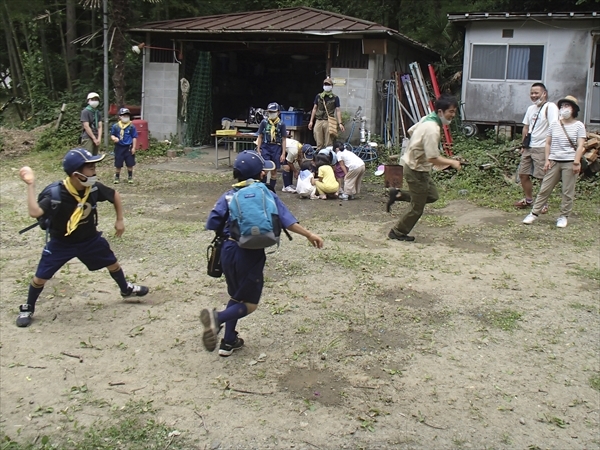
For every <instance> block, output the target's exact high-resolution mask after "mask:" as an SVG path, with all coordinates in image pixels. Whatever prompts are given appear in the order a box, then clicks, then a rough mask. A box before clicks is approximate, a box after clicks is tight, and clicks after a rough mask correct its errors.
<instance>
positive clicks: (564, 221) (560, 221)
mask: <svg viewBox="0 0 600 450" xmlns="http://www.w3.org/2000/svg"><path fill="white" fill-rule="evenodd" d="M556 226H557V227H558V228H565V227H566V226H567V218H566V217H565V216H560V217H559V218H558V219H557V220H556Z"/></svg>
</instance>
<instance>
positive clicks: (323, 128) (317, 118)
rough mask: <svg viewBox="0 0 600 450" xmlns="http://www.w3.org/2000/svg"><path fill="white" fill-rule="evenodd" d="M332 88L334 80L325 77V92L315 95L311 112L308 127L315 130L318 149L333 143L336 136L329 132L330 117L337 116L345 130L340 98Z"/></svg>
mask: <svg viewBox="0 0 600 450" xmlns="http://www.w3.org/2000/svg"><path fill="white" fill-rule="evenodd" d="M332 89H333V81H332V80H331V78H329V77H327V78H325V80H324V81H323V92H321V93H320V94H317V95H316V96H315V100H314V106H313V109H312V111H311V113H310V122H308V129H309V130H312V131H313V136H314V137H315V142H316V143H317V151H319V150H321V149H322V148H325V147H329V146H330V145H332V144H333V141H334V138H335V136H333V135H331V134H329V122H328V120H327V118H328V117H335V118H336V119H337V122H338V127H339V129H340V130H341V131H344V125H343V124H342V112H341V110H340V98H339V97H338V96H337V95H335V94H334V93H333V92H332ZM313 128H314V129H313Z"/></svg>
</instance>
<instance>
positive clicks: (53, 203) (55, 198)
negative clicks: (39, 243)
mask: <svg viewBox="0 0 600 450" xmlns="http://www.w3.org/2000/svg"><path fill="white" fill-rule="evenodd" d="M61 186H62V181H55V182H54V183H50V184H49V185H48V186H46V187H45V188H44V189H43V190H42V192H40V194H39V195H38V203H39V202H40V201H41V200H42V199H43V198H44V197H47V196H48V194H50V211H48V212H47V213H45V214H43V215H41V216H40V217H38V218H37V222H35V223H34V224H31V225H29V226H28V227H27V228H23V229H22V230H21V231H19V234H23V233H25V232H26V231H29V230H31V229H33V228H35V227H37V226H39V227H40V228H41V229H42V230H45V231H46V242H47V241H48V235H49V233H50V226H51V225H52V219H54V217H56V213H57V211H58V207H59V206H60V203H61V199H60V187H61ZM97 200H98V187H97V186H93V187H92V190H91V192H90V196H89V202H90V204H91V205H92V214H93V215H94V224H96V225H97V224H98V212H97V211H96V203H97Z"/></svg>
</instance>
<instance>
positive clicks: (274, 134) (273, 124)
mask: <svg viewBox="0 0 600 450" xmlns="http://www.w3.org/2000/svg"><path fill="white" fill-rule="evenodd" d="M279 122H281V120H280V119H279V116H277V119H275V120H273V119H269V123H270V124H271V142H276V140H277V139H276V138H277V124H278V123H279Z"/></svg>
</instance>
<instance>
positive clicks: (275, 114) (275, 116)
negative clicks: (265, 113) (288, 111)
mask: <svg viewBox="0 0 600 450" xmlns="http://www.w3.org/2000/svg"><path fill="white" fill-rule="evenodd" d="M269 119H272V120H275V119H277V113H276V112H270V113H269Z"/></svg>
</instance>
